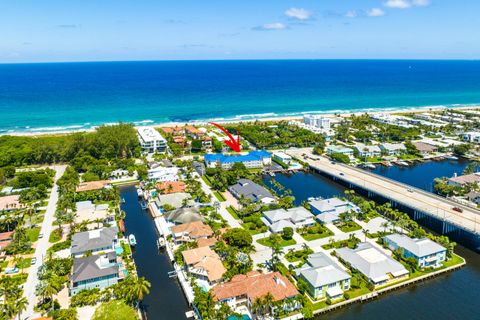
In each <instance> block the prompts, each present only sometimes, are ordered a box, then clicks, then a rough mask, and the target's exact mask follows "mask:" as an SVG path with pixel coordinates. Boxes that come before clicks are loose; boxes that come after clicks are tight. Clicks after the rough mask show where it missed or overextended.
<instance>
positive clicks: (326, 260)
mask: <svg viewBox="0 0 480 320" xmlns="http://www.w3.org/2000/svg"><path fill="white" fill-rule="evenodd" d="M295 274H296V276H297V279H300V278H302V279H303V280H305V282H306V283H307V285H308V287H307V291H308V293H309V294H310V296H311V297H312V298H314V299H323V298H329V299H330V300H335V299H338V298H342V297H343V292H344V291H346V290H348V289H350V279H351V276H350V275H349V274H348V273H347V272H346V271H345V270H343V269H342V268H341V267H340V266H339V265H338V264H337V263H336V262H334V261H333V260H332V259H331V258H330V257H329V256H328V255H326V254H325V253H323V252H318V253H314V254H311V255H310V256H308V260H307V263H306V264H304V265H303V266H302V267H300V268H298V269H296V270H295Z"/></svg>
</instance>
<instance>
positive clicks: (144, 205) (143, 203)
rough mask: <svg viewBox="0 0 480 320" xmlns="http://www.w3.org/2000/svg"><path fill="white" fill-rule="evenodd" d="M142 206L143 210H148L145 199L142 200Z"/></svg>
mask: <svg viewBox="0 0 480 320" xmlns="http://www.w3.org/2000/svg"><path fill="white" fill-rule="evenodd" d="M140 207H142V210H147V203H146V202H145V201H141V202H140Z"/></svg>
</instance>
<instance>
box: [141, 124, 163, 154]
mask: <svg viewBox="0 0 480 320" xmlns="http://www.w3.org/2000/svg"><path fill="white" fill-rule="evenodd" d="M137 132H138V140H139V141H140V145H141V147H142V151H143V152H146V153H154V152H161V153H163V152H165V150H166V149H167V140H166V139H165V138H164V137H162V135H161V134H160V132H158V131H157V130H155V128H153V127H140V128H138V129H137Z"/></svg>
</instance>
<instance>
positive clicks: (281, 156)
mask: <svg viewBox="0 0 480 320" xmlns="http://www.w3.org/2000/svg"><path fill="white" fill-rule="evenodd" d="M273 159H275V160H278V161H280V162H283V163H285V164H290V162H292V157H290V156H289V155H288V154H286V153H284V152H274V153H273Z"/></svg>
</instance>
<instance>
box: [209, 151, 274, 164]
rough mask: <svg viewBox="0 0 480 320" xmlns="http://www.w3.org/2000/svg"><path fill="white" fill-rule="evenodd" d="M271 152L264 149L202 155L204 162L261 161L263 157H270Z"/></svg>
mask: <svg viewBox="0 0 480 320" xmlns="http://www.w3.org/2000/svg"><path fill="white" fill-rule="evenodd" d="M270 157H271V154H270V153H269V152H267V151H264V150H255V151H250V152H249V153H247V154H243V155H242V154H238V155H225V154H222V153H209V154H206V155H205V156H204V159H205V161H206V162H215V161H218V162H220V163H229V162H246V161H261V160H262V159H263V158H270Z"/></svg>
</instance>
